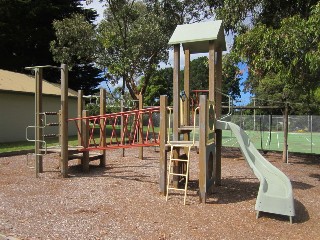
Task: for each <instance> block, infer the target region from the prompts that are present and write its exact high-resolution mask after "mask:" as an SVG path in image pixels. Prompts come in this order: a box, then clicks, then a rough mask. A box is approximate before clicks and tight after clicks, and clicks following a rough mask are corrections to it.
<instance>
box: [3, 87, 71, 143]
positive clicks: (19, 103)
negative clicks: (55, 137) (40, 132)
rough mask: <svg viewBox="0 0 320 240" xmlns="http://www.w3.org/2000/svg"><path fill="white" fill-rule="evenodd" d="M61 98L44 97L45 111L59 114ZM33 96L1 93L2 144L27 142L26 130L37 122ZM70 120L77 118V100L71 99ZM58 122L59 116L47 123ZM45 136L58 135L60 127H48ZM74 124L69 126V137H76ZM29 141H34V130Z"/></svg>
mask: <svg viewBox="0 0 320 240" xmlns="http://www.w3.org/2000/svg"><path fill="white" fill-rule="evenodd" d="M59 109H60V96H46V95H44V96H43V111H44V112H58V111H59ZM34 111H35V103H34V95H33V94H24V93H16V92H12V93H11V92H0V143H5V142H16V141H26V128H27V126H33V125H34V120H35V114H34ZM68 117H69V118H74V117H77V99H76V98H69V116H68ZM49 122H58V116H48V119H47V123H49ZM44 133H45V134H49V133H58V127H46V128H45V129H44ZM76 134H77V130H76V127H75V126H74V124H70V126H69V135H70V136H71V135H76ZM28 137H29V139H34V129H33V128H30V129H29V130H28Z"/></svg>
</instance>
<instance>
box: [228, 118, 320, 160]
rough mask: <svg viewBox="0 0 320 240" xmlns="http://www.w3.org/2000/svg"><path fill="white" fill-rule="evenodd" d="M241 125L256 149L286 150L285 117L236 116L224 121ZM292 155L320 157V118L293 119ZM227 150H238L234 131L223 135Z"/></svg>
mask: <svg viewBox="0 0 320 240" xmlns="http://www.w3.org/2000/svg"><path fill="white" fill-rule="evenodd" d="M224 121H230V122H233V123H235V124H237V125H239V126H240V127H241V128H242V129H243V130H245V132H246V133H247V134H248V135H249V137H250V139H251V141H252V142H253V144H254V145H255V147H256V148H258V149H262V150H277V151H282V150H283V142H284V133H283V122H284V121H283V116H282V115H256V116H253V115H232V116H229V117H227V118H225V119H224ZM288 124H289V133H288V150H289V152H301V153H316V154H320V116H312V115H309V116H296V115H291V116H289V122H288ZM223 145H224V146H235V147H236V146H238V143H237V141H236V138H235V137H234V136H233V135H232V132H231V131H223Z"/></svg>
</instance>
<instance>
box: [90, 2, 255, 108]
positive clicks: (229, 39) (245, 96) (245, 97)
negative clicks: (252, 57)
mask: <svg viewBox="0 0 320 240" xmlns="http://www.w3.org/2000/svg"><path fill="white" fill-rule="evenodd" d="M103 5H104V3H100V2H99V1H98V0H93V3H91V4H89V5H86V4H85V3H84V7H86V8H93V9H95V10H96V11H97V13H98V14H99V17H98V18H97V22H99V21H101V19H102V18H103V10H104V9H105V7H104V6H103ZM226 44H227V52H228V51H229V49H230V47H231V46H232V44H233V36H232V35H227V36H226ZM181 54H182V55H183V51H181ZM207 55H208V54H194V55H192V56H191V60H193V59H196V58H199V57H201V56H207ZM180 59H181V69H182V68H183V67H184V56H181V57H180ZM168 64H169V66H173V54H172V51H171V52H169V61H168ZM161 66H162V67H164V66H165V64H164V63H163V64H161ZM238 66H239V68H240V70H243V76H242V79H241V86H240V90H241V99H240V102H238V103H237V105H246V104H248V103H249V102H250V97H251V95H250V94H249V93H244V92H243V84H242V83H243V82H244V81H245V80H246V78H247V77H248V71H247V68H246V66H245V65H244V64H239V65H238ZM101 86H102V87H104V88H106V87H107V86H106V84H105V83H103V84H101ZM110 87H111V86H110Z"/></svg>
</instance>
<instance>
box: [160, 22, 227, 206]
mask: <svg viewBox="0 0 320 240" xmlns="http://www.w3.org/2000/svg"><path fill="white" fill-rule="evenodd" d="M169 44H170V45H173V48H174V70H173V106H172V108H171V109H170V112H168V109H169V107H168V106H167V97H166V96H161V99H160V101H161V115H160V118H161V119H160V123H161V125H160V129H161V130H160V135H161V138H160V192H161V194H163V195H167V192H168V190H169V189H178V188H179V187H178V185H179V184H178V182H179V180H180V179H181V177H185V178H186V182H187V181H188V171H189V169H188V164H189V155H190V148H191V147H195V148H197V151H198V153H199V155H198V156H199V197H200V201H201V202H203V203H204V202H206V198H207V193H208V192H209V191H210V189H211V188H212V186H213V185H220V184H221V143H222V130H220V129H215V120H216V119H220V116H221V82H222V51H225V50H226V43H225V36H224V29H223V25H222V21H210V22H202V23H194V24H186V25H178V26H177V27H176V29H175V31H174V33H173V35H172V36H171V38H170V40H169ZM181 44H182V47H183V52H184V58H185V59H184V62H185V66H184V82H183V84H182V82H181V79H180V65H181V61H180V47H181ZM197 53H209V54H208V60H209V61H208V62H209V76H208V78H209V86H208V95H200V100H199V110H198V111H199V121H197V122H198V123H197V126H196V125H195V124H196V123H195V121H192V122H193V123H192V124H191V121H190V119H192V117H191V115H190V113H191V112H193V113H194V114H197V112H196V111H195V110H194V109H191V111H190V105H191V104H190V55H191V54H197ZM181 88H183V89H181ZM181 93H182V94H181ZM181 95H183V96H181ZM181 98H183V102H182V104H181ZM169 118H172V124H171V123H169V121H168V119H169ZM194 119H195V118H194ZM169 125H170V127H172V130H171V131H172V133H168V131H167V129H168V127H169ZM171 125H172V126H171ZM196 131H197V132H198V135H199V137H198V139H195V137H194V136H195V132H196ZM168 135H169V136H168ZM190 136H193V137H192V139H191V137H190ZM168 152H170V161H169V165H170V166H171V169H169V170H168V172H169V175H173V178H172V180H170V178H169V177H168V175H167V168H168V167H167V153H168ZM183 155H184V156H183ZM185 156H187V157H185ZM186 159H187V164H185V162H186ZM185 165H187V167H186V166H185ZM169 181H172V184H173V186H174V187H172V188H170V187H168V184H169ZM170 184H171V183H170ZM183 191H185V193H186V188H185V189H183Z"/></svg>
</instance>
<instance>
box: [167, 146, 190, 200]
mask: <svg viewBox="0 0 320 240" xmlns="http://www.w3.org/2000/svg"><path fill="white" fill-rule="evenodd" d="M170 145H171V152H170V162H169V170H168V180H167V194H166V201H168V195H169V190H175V191H184V201H183V204H184V205H186V197H187V187H188V179H189V162H190V150H191V147H192V146H193V142H192V141H176V142H171V143H170ZM174 148H188V152H187V159H182V158H174V157H173V150H174ZM174 162H185V163H186V169H185V173H176V172H174V171H173V163H174ZM174 176H180V177H185V185H184V188H179V187H174V186H173V185H172V184H171V183H170V181H171V179H173V177H174Z"/></svg>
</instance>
